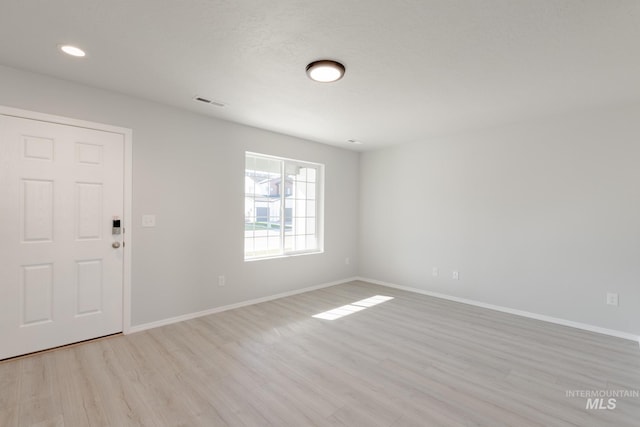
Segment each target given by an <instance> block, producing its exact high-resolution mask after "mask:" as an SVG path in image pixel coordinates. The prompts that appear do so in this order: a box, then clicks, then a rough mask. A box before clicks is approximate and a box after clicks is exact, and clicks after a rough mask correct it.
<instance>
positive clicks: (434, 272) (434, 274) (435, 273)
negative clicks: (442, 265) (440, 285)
mask: <svg viewBox="0 0 640 427" xmlns="http://www.w3.org/2000/svg"><path fill="white" fill-rule="evenodd" d="M438 274H440V272H439V271H438V267H433V268H432V269H431V275H432V276H433V277H438Z"/></svg>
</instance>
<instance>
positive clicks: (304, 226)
mask: <svg viewBox="0 0 640 427" xmlns="http://www.w3.org/2000/svg"><path fill="white" fill-rule="evenodd" d="M323 172H324V166H323V165H321V164H317V163H309V162H303V161H298V160H291V159H283V158H280V157H273V156H267V155H263V154H256V153H249V152H247V153H246V155H245V172H244V194H245V196H244V259H245V260H252V259H260V258H269V257H277V256H287V255H296V254H303V253H313V252H322V200H321V195H322V183H323Z"/></svg>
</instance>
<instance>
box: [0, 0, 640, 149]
mask: <svg viewBox="0 0 640 427" xmlns="http://www.w3.org/2000/svg"><path fill="white" fill-rule="evenodd" d="M59 44H74V45H77V46H79V47H81V48H83V49H85V50H86V51H87V57H85V58H83V59H76V58H71V57H68V56H66V55H64V54H62V53H60V51H59V50H58V49H57V46H58V45H59ZM325 58H326V59H335V60H338V61H340V62H342V63H343V64H344V65H345V66H346V69H347V72H346V75H345V77H344V78H343V79H342V80H340V81H338V82H336V83H331V84H327V83H316V82H313V81H311V80H309V79H308V78H307V76H306V74H305V66H306V65H307V64H308V63H309V62H311V61H314V60H317V59H325ZM0 64H3V65H7V66H11V67H15V68H20V69H24V70H30V71H35V72H39V73H43V74H48V75H51V76H55V77H59V78H63V79H67V80H72V81H76V82H80V83H84V84H88V85H91V86H96V87H100V88H104V89H109V90H114V91H118V92H123V93H127V94H131V95H134V96H138V97H142V98H146V99H149V100H153V101H157V102H161V103H164V104H169V105H173V106H176V107H180V108H184V109H187V110H191V111H194V112H197V113H200V114H205V115H210V116H214V117H218V118H222V119H225V120H231V121H234V122H239V123H244V124H247V125H251V126H256V127H260V128H265V129H269V130H273V131H277V132H282V133H285V134H290V135H294V136H298V137H302V138H306V139H310V140H314V141H319V142H323V143H328V144H333V145H338V146H342V147H345V148H350V149H356V150H367V149H373V148H378V147H382V146H385V145H390V144H397V143H403V142H416V141H425V140H427V139H428V138H430V137H433V136H437V135H442V134H447V133H453V132H461V131H466V130H471V129H475V128H481V127H489V126H495V125H499V124H504V123H509V122H514V121H520V120H523V119H528V118H532V117H544V116H548V115H555V114H561V113H565V112H568V111H574V110H582V109H590V108H599V107H602V106H613V105H619V104H627V103H634V102H638V101H640V1H637V0H386V1H385V0H367V1H364V0H323V1H306V0H277V1H264V0H190V1H166V0H165V1H158V0H135V1H132V0H108V1H105V0H57V1H46V0H2V1H1V4H0ZM194 96H202V97H205V98H210V99H212V100H215V101H218V102H222V103H224V104H226V106H225V107H216V106H213V105H206V104H202V103H198V102H196V101H194V100H193V97H194ZM349 139H355V140H359V141H362V142H363V144H362V145H350V144H348V143H347V142H346V141H347V140H349Z"/></svg>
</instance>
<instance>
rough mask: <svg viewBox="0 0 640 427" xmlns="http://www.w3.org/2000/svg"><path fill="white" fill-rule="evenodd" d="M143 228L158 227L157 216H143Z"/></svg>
mask: <svg viewBox="0 0 640 427" xmlns="http://www.w3.org/2000/svg"><path fill="white" fill-rule="evenodd" d="M142 226H143V227H155V226H156V216H155V215H142Z"/></svg>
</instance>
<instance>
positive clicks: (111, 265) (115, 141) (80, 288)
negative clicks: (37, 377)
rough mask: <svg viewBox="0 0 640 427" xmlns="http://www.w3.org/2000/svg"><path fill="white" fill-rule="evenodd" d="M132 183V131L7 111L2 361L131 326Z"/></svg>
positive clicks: (2, 137) (0, 247)
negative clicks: (121, 230)
mask: <svg viewBox="0 0 640 427" xmlns="http://www.w3.org/2000/svg"><path fill="white" fill-rule="evenodd" d="M123 186H124V137H123V135H121V134H117V133H111V132H105V131H98V130H92V129H85V128H80V127H74V126H68V125H60V124H53V123H47V122H42V121H38V120H30V119H22V118H16V117H9V116H4V115H0V359H4V358H7V357H13V356H16V355H20V354H25V353H30V352H33V351H38V350H42V349H46V348H51V347H56V346H60V345H64V344H69V343H73V342H77V341H82V340H86V339H90V338H95V337H99V336H103V335H108V334H112V333H116V332H120V331H122V319H123V313H122V309H123V308H122V297H123V255H124V253H123V252H124V250H125V249H124V246H123V245H122V240H123V236H122V235H112V220H113V219H114V218H115V217H117V218H119V219H121V220H122V221H124V218H123V214H124V203H123V200H124V198H123ZM114 241H118V242H120V243H121V244H120V247H119V248H113V247H112V243H113V242H114Z"/></svg>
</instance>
